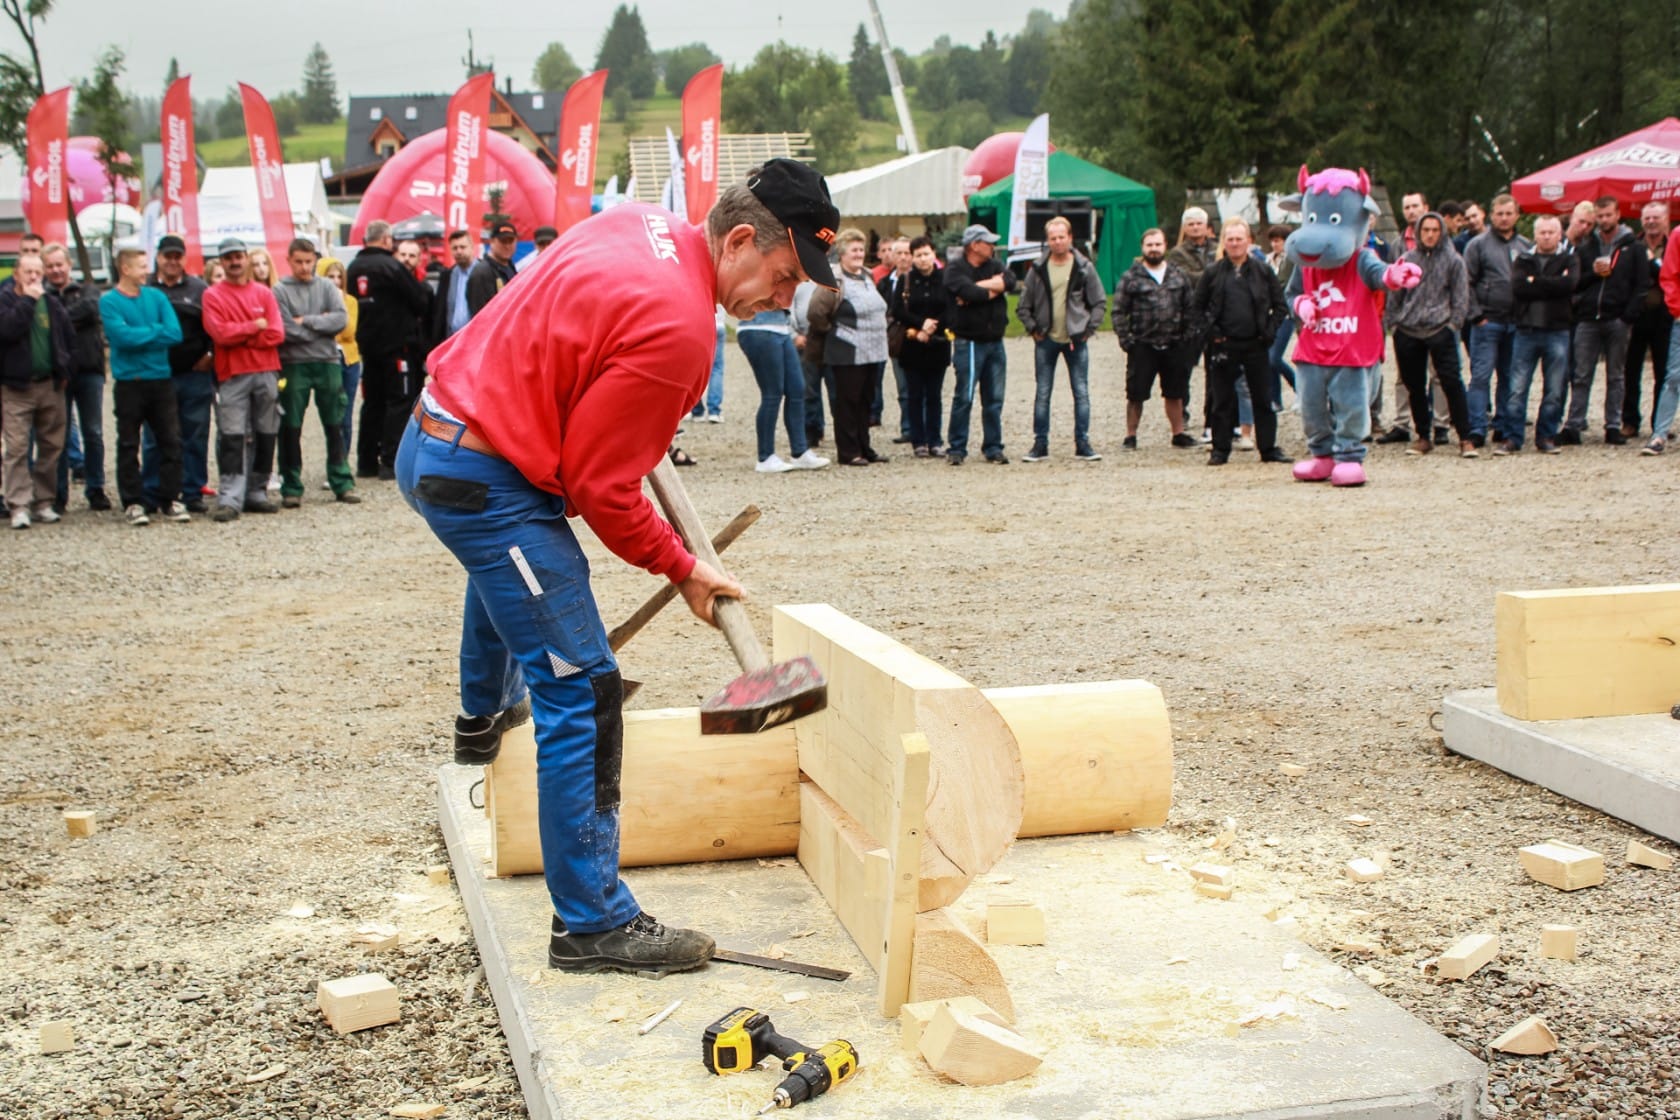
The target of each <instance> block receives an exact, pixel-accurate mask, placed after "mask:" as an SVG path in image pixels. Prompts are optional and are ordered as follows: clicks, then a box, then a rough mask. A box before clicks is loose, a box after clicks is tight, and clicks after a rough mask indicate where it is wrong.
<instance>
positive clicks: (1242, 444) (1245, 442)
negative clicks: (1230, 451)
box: [1232, 436, 1254, 451]
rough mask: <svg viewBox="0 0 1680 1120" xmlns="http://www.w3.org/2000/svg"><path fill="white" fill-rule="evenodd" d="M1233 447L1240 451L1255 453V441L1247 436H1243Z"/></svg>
mask: <svg viewBox="0 0 1680 1120" xmlns="http://www.w3.org/2000/svg"><path fill="white" fill-rule="evenodd" d="M1232 446H1234V447H1235V448H1236V449H1237V450H1238V451H1253V450H1254V441H1253V440H1251V439H1249V438H1248V437H1247V436H1243V437H1242V438H1241V439H1239V440H1237V442H1236V443H1235V444H1233V445H1232Z"/></svg>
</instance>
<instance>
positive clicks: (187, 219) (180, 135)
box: [160, 78, 204, 276]
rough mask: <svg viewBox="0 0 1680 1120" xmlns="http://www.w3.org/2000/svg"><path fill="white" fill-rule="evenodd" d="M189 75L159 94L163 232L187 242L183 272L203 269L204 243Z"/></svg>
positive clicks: (195, 271) (199, 273) (194, 273)
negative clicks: (199, 206)
mask: <svg viewBox="0 0 1680 1120" xmlns="http://www.w3.org/2000/svg"><path fill="white" fill-rule="evenodd" d="M190 80H191V79H190V78H176V79H175V81H174V82H172V83H171V84H170V86H169V92H167V93H165V94H164V95H163V120H162V128H161V131H160V135H161V136H162V138H163V232H164V233H173V234H178V235H179V236H180V238H181V240H183V241H185V242H186V243H187V258H186V265H187V271H188V272H190V273H192V274H193V275H194V276H199V275H202V274H203V272H204V246H203V243H202V240H201V237H200V234H199V231H198V157H197V148H196V147H195V146H194V143H193V107H192V94H191V92H189V90H188V87H187V83H188V82H189V81H190Z"/></svg>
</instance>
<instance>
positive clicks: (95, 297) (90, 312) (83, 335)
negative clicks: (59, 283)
mask: <svg viewBox="0 0 1680 1120" xmlns="http://www.w3.org/2000/svg"><path fill="white" fill-rule="evenodd" d="M47 288H48V290H50V291H52V292H54V293H56V294H57V296H58V301H59V302H60V303H62V304H63V305H64V310H65V312H66V313H67V314H68V315H69V316H70V334H71V337H72V339H73V341H72V342H71V345H70V368H71V369H72V370H73V371H75V372H76V373H79V374H80V373H94V374H98V375H99V376H100V377H104V376H105V326H104V324H103V323H102V322H101V321H100V318H99V295H100V292H99V289H98V288H97V287H95V286H94V285H92V284H83V283H81V282H79V281H76V280H72V281H70V283H68V284H66V285H64V287H62V288H54V287H53V286H52V285H51V284H48V285H47Z"/></svg>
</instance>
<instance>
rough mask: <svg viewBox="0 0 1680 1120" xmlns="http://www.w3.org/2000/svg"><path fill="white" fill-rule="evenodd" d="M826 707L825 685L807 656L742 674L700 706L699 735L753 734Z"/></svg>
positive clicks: (819, 671)
mask: <svg viewBox="0 0 1680 1120" xmlns="http://www.w3.org/2000/svg"><path fill="white" fill-rule="evenodd" d="M826 707H828V682H827V681H826V680H824V679H823V675H822V670H821V669H818V668H817V663H816V662H815V661H812V660H811V659H810V658H809V657H796V658H794V659H793V660H792V661H780V662H777V663H776V664H774V665H770V666H767V667H765V668H763V669H754V670H752V671H750V672H746V673H742V674H741V675H740V676H738V677H736V678H735V679H734V680H732V681H730V682H729V683H728V684H726V685H724V686H723V688H722V689H721V690H719V691H718V693H717V694H716V695H714V696H713V697H711V699H709V700H707V701H706V702H705V703H704V704H702V705H700V734H702V735H756V734H757V733H758V732H760V731H764V730H767V729H768V728H771V727H775V726H777V725H778V724H783V723H787V722H789V721H790V720H796V719H799V718H800V717H801V716H808V715H810V714H812V713H813V712H820V711H822V710H823V709H824V708H826Z"/></svg>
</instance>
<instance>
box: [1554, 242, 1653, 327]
mask: <svg viewBox="0 0 1680 1120" xmlns="http://www.w3.org/2000/svg"><path fill="white" fill-rule="evenodd" d="M1607 254H1608V256H1609V257H1610V275H1608V276H1600V275H1599V274H1598V273H1596V272H1594V271H1593V262H1594V261H1596V260H1598V259H1599V258H1600V257H1602V256H1605V255H1607ZM1575 257H1576V259H1577V260H1579V261H1580V262H1581V274H1580V275H1579V276H1577V277H1576V278H1575V301H1574V303H1573V305H1572V306H1573V308H1574V311H1575V321H1576V322H1577V323H1593V322H1599V323H1602V322H1607V321H1609V320H1611V319H1621V320H1623V321H1624V322H1628V323H1631V322H1633V321H1634V320H1635V319H1637V318H1639V301H1640V299H1641V297H1643V296H1644V295H1645V286H1646V284H1648V283H1650V268H1649V266H1648V265H1647V263H1646V260H1645V243H1644V242H1643V241H1641V240H1640V239H1639V238H1638V236H1636V235H1635V234H1634V232H1633V230H1631V229H1629V228H1628V227H1626V226H1622V227H1621V228H1620V229H1619V230H1618V231H1617V233H1616V239H1615V240H1614V241H1612V242H1611V243H1610V245H1609V247H1608V248H1606V247H1605V246H1604V245H1603V244H1602V243H1600V241H1599V239H1598V231H1597V230H1594V231H1593V232H1592V233H1589V234H1588V235H1587V236H1586V237H1584V238H1582V239H1581V244H1579V245H1577V246H1576V247H1575Z"/></svg>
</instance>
